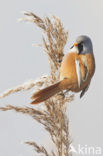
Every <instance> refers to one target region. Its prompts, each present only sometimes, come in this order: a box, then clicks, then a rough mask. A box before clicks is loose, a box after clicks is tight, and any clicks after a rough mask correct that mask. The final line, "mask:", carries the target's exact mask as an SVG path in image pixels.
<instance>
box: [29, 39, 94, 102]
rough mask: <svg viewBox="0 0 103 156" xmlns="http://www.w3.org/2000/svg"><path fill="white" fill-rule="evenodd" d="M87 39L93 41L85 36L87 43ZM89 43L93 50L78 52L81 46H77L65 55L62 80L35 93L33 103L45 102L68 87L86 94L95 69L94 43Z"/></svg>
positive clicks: (61, 74)
mask: <svg viewBox="0 0 103 156" xmlns="http://www.w3.org/2000/svg"><path fill="white" fill-rule="evenodd" d="M81 38H82V37H81ZM85 39H87V42H89V43H90V42H91V41H88V40H90V39H89V38H88V37H86V36H84V43H86V41H85ZM79 40H80V39H79ZM81 40H83V39H81ZM79 42H80V41H78V44H79ZM89 43H88V47H87V48H88V50H91V51H88V50H87V51H86V50H85V51H84V52H81V53H78V49H79V48H78V49H77V47H76V49H75V50H74V51H70V52H69V53H67V54H66V55H65V56H64V58H63V61H62V63H61V67H60V82H58V83H56V84H53V85H51V86H49V87H47V88H44V89H42V90H40V91H38V92H37V93H35V94H34V95H33V96H32V100H33V101H32V103H31V104H37V103H40V102H43V101H45V100H47V99H48V98H50V97H51V96H53V95H55V94H56V93H58V92H60V91H62V90H67V89H68V90H71V91H73V92H79V91H82V93H81V94H80V97H82V96H83V95H84V93H85V91H86V90H87V89H88V87H89V84H90V81H91V78H92V76H93V74H94V71H95V60H94V55H93V52H92V44H91V45H89ZM78 44H77V43H76V44H75V45H74V46H78ZM89 46H90V47H89ZM78 47H79V46H78ZM84 47H86V46H84ZM74 48H75V47H74Z"/></svg>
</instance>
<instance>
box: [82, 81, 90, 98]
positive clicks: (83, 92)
mask: <svg viewBox="0 0 103 156" xmlns="http://www.w3.org/2000/svg"><path fill="white" fill-rule="evenodd" d="M89 86H90V83H89V84H88V85H87V86H86V87H85V88H84V89H83V90H82V92H81V94H80V98H82V97H83V95H84V94H85V92H87V90H88V88H89Z"/></svg>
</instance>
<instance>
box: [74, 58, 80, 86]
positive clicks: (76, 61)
mask: <svg viewBox="0 0 103 156" xmlns="http://www.w3.org/2000/svg"><path fill="white" fill-rule="evenodd" d="M75 65H76V73H77V79H78V86H79V88H80V86H81V83H82V77H81V69H80V62H79V60H78V59H75Z"/></svg>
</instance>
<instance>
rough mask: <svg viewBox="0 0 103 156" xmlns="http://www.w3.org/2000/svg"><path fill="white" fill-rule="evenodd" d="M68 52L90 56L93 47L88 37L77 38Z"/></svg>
mask: <svg viewBox="0 0 103 156" xmlns="http://www.w3.org/2000/svg"><path fill="white" fill-rule="evenodd" d="M70 51H71V52H77V53H78V54H87V53H89V54H92V53H93V46H92V41H91V39H90V38H89V37H88V36H79V37H77V39H76V41H75V43H74V44H73V46H72V47H71V49H70Z"/></svg>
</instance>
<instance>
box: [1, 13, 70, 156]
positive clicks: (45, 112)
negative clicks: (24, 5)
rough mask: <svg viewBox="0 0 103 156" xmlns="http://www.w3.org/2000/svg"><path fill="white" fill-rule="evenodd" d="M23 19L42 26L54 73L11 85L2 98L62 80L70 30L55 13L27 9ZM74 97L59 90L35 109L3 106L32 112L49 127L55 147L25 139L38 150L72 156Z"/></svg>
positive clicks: (43, 153) (5, 108) (44, 43)
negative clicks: (41, 14) (70, 108)
mask: <svg viewBox="0 0 103 156" xmlns="http://www.w3.org/2000/svg"><path fill="white" fill-rule="evenodd" d="M20 21H26V22H32V23H35V24H36V25H37V26H38V27H40V28H41V29H42V30H43V32H44V35H43V36H42V39H43V40H42V41H43V44H42V46H43V48H44V51H45V52H46V54H47V55H48V59H49V65H50V71H51V74H50V75H48V76H42V77H41V78H40V79H37V80H31V81H29V82H25V83H24V84H21V85H19V86H17V87H14V88H11V89H8V90H7V91H5V92H4V93H2V94H1V95H0V98H3V97H5V96H8V95H10V94H13V93H15V92H20V91H22V90H23V91H26V90H29V89H31V88H34V92H36V91H38V90H39V89H40V88H41V87H44V86H45V87H46V86H49V85H51V84H53V83H56V82H57V81H59V68H60V65H61V61H62V58H63V55H64V47H65V45H66V43H67V39H68V31H66V30H65V29H64V27H63V25H62V23H61V21H60V19H59V18H58V17H56V16H52V17H45V18H44V19H42V18H40V17H38V16H37V15H35V14H34V13H32V12H24V17H23V18H21V19H20ZM71 100H73V95H68V94H65V95H64V93H63V92H61V93H59V94H56V95H55V96H53V97H51V98H50V99H48V100H46V101H45V102H44V103H43V104H42V105H43V106H44V109H42V108H40V107H39V108H40V109H39V110H38V109H35V106H34V108H30V107H26V106H25V107H17V106H13V105H7V106H5V107H0V110H2V111H8V110H15V111H16V112H21V113H23V114H26V115H29V116H31V117H32V118H33V119H34V120H36V121H37V122H39V123H40V124H42V125H43V126H44V128H45V130H46V131H48V132H49V134H50V136H51V139H52V141H53V143H54V144H55V147H56V151H53V150H52V151H47V149H46V148H44V147H43V146H39V145H38V144H37V143H35V142H33V141H31V142H30V141H28V142H25V143H26V144H28V145H30V146H32V147H34V149H35V151H36V152H37V153H38V154H40V153H41V154H42V155H44V156H71V155H72V153H69V147H70V144H71V139H70V134H69V120H68V116H67V112H66V110H67V104H68V103H69V102H70V101H71Z"/></svg>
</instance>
